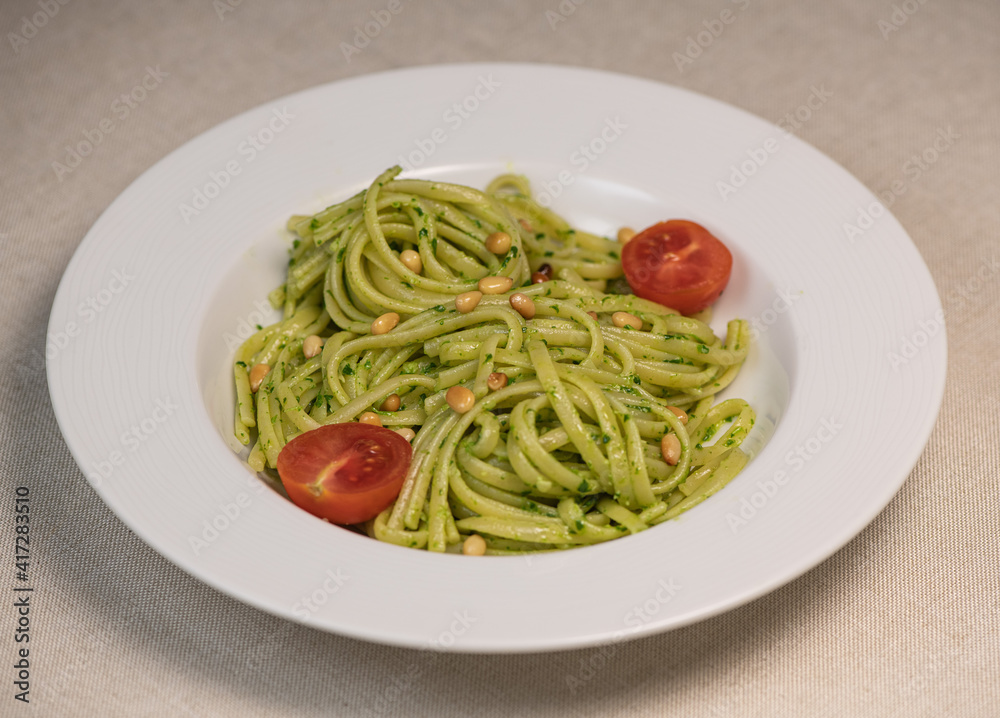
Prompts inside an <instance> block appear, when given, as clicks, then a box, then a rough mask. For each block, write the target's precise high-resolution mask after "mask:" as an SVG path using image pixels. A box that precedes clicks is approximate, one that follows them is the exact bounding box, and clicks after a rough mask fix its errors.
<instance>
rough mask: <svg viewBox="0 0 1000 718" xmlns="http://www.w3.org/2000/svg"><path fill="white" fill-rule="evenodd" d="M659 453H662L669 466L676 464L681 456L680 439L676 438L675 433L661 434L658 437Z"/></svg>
mask: <svg viewBox="0 0 1000 718" xmlns="http://www.w3.org/2000/svg"><path fill="white" fill-rule="evenodd" d="M660 453H661V454H663V460H664V461H666V462H667V463H668V464H670V465H671V466H677V462H678V461H679V460H680V458H681V440H680V439H678V438H677V434H664V435H663V438H662V439H660Z"/></svg>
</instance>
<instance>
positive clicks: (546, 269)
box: [538, 262, 552, 279]
mask: <svg viewBox="0 0 1000 718" xmlns="http://www.w3.org/2000/svg"><path fill="white" fill-rule="evenodd" d="M538 273H539V274H544V275H545V276H546V277H548V278H549V279H552V265H551V264H549V263H548V262H546V263H545V264H543V265H542V266H541V267H539V268H538Z"/></svg>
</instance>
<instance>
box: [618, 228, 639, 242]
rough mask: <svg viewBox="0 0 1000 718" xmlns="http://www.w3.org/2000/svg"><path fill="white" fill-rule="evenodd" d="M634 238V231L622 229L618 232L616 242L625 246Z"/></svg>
mask: <svg viewBox="0 0 1000 718" xmlns="http://www.w3.org/2000/svg"><path fill="white" fill-rule="evenodd" d="M634 236H635V230H634V229H632V228H631V227H622V228H621V229H619V230H618V241H619V242H621V243H622V244H625V243H626V242H627V241H629V240H630V239H632V237H634Z"/></svg>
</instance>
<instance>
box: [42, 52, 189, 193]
mask: <svg viewBox="0 0 1000 718" xmlns="http://www.w3.org/2000/svg"><path fill="white" fill-rule="evenodd" d="M165 77H170V73H169V72H164V71H163V70H161V69H160V66H159V65H157V66H156V67H150V66H149V65H147V66H146V74H145V75H143V76H142V79H140V80H139V82H137V83H136V84H135V85H134V86H133V87H132V89H131V90H129V91H128V92H123V93H122V94H120V95H119V96H118V97H116V98H115V99H114V100H113V101H112V102H111V107H110V111H111V114H110V115H108V116H106V117H103V118H101V119H100V120H98V122H97V124H95V125H94V127H85V128H83V130H81V133H82V134H83V139H82V140H80V141H79V142H77V143H76V144H75V145H72V146H71V145H66V146H65V147H64V148H63V149H65V150H66V154H65V156H64V157H63V161H62V162H59V161H55V162H53V163H52V171H53V172H55V173H56V179H57V180H59V181H60V182H62V181H63V178H64V177H65V176H66V175H69V174H72V173H73V172H74V171H75V170H76V168H77V167H79V166H80V163H82V162H83V160H84V158H86V157H89V156H90V155H91V154H93V152H94V150H95V149H96V148H97V146H98V145H100V144H101V143H102V142H104V139H105V138H106V137H107V136H108V135H110V134H111V133H112V132H114V131H115V130H116V129H118V127H120V126H121V125H120V123H121V122H124V121H125V120H127V119H128V118H129V115H131V114H132V112H133V111H134V110H136V109H137V108H138V107H139V105H141V104H142V103H143V102H145V101H146V98H148V97H149V94H150V93H151V92H153V91H154V90H156V89H157V88H159V87H160V85H161V84H163V78H165ZM116 120H117V121H118V123H119V124H116V122H115V121H116Z"/></svg>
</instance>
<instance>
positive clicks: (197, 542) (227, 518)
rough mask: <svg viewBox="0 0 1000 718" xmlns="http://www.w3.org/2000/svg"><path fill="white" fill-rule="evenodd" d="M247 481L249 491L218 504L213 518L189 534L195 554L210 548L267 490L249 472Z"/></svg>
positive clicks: (190, 544)
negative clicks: (195, 531)
mask: <svg viewBox="0 0 1000 718" xmlns="http://www.w3.org/2000/svg"><path fill="white" fill-rule="evenodd" d="M245 480H246V483H247V488H248V489H249V492H247V491H240V492H239V493H237V494H236V495H235V496H234V497H233V500H232V501H227V502H225V503H221V504H219V505H218V507H219V510H218V512H216V513H215V515H213V516H212V517H211V518H208V519H205V520H204V521H202V522H201V526H200V527H199V529H200V531H199V532H198V534H197V535H196V534H189V535H188V545H189V546H190V547H191V550H192V551H193V552H194V555H195V556H198V555H200V554H201V552H202V551H204V550H205V549H207V548H209V547H210V546H211V545H212V544H213V543H215V542H216V541H218V540H219V538H220V537H221V536H222V535H223V534H224V533H225V532H226V531H228V530H229V528H230V527H231V526H232V525H233V524H235V523H236V522H237V521H239V520H240V518H241V517H242V516H243V514H244V513H245V512H246V510H247V509H248V508H250V506H251V505H252V504H253V496H251V494H254V495H257V496H259V495H260V494H262V493H264V491H266V487H265V486H264V483H263V482H262V481H261V480H260V479H259V478H258V477H257V476H255V475H251V474H247V475H246V479H245Z"/></svg>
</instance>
